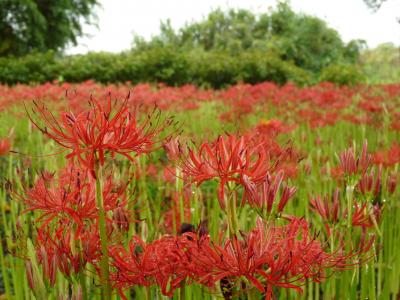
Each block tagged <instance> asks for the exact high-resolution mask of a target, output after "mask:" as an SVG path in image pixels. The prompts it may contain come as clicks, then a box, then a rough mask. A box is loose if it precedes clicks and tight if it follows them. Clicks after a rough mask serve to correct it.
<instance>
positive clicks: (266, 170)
mask: <svg viewBox="0 0 400 300" xmlns="http://www.w3.org/2000/svg"><path fill="white" fill-rule="evenodd" d="M399 117H400V85H399V84H393V85H380V86H357V87H352V88H350V87H335V86H333V85H331V84H319V85H318V86H314V87H307V88H298V87H296V86H294V85H290V84H288V85H285V86H282V87H279V86H276V85H274V84H271V83H262V84H258V85H236V86H232V87H231V88H228V89H226V90H221V91H213V90H200V89H197V88H195V87H193V86H184V87H180V88H172V87H166V86H162V85H160V86H151V85H138V86H130V85H129V84H126V85H110V86H102V85H97V84H95V83H93V82H86V83H82V84H79V85H70V84H66V83H63V84H57V83H54V84H45V85H39V86H24V85H19V86H14V87H6V86H0V175H1V176H0V177H1V185H0V237H1V238H0V240H1V243H0V267H1V274H0V299H124V298H125V299H169V298H171V297H173V299H261V298H262V299H398V297H399V296H400V293H399V289H400V280H399V278H400V255H399V254H400V250H399V249H400V218H399V217H398V216H399V214H400V207H399V206H400V202H399V196H400V188H399V187H398V186H397V183H398V181H399V176H400V175H399V163H400V122H399Z"/></svg>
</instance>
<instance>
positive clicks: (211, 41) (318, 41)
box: [134, 2, 362, 71]
mask: <svg viewBox="0 0 400 300" xmlns="http://www.w3.org/2000/svg"><path fill="white" fill-rule="evenodd" d="M160 31H161V32H160V34H159V35H157V36H154V37H153V38H152V39H151V40H150V41H149V42H146V41H145V40H144V39H141V38H140V37H136V38H135V40H134V48H135V49H143V48H151V47H165V46H173V47H177V48H180V49H183V50H190V49H195V48H201V49H203V50H205V51H212V50H217V51H227V52H230V53H231V54H235V53H240V52H242V51H247V50H257V51H261V52H265V53H273V54H276V55H277V56H279V57H280V58H281V59H283V60H287V61H292V62H293V63H294V64H295V65H297V66H299V67H301V68H304V69H307V70H310V71H319V70H321V69H322V68H324V67H326V66H327V65H329V64H331V63H337V62H339V61H340V62H346V63H353V62H355V61H356V60H357V58H358V55H359V51H360V49H361V47H362V42H361V41H351V42H350V43H349V44H345V43H344V42H343V41H342V39H341V37H340V35H339V33H338V32H337V31H336V30H334V29H332V28H329V27H328V26H327V24H326V23H325V22H324V21H323V20H321V19H319V18H316V17H313V16H309V15H305V14H298V13H295V12H294V11H293V10H292V9H291V7H290V6H289V4H288V3H287V2H280V3H279V4H278V6H277V7H276V9H274V10H271V11H268V12H265V13H262V14H260V15H256V14H254V13H252V12H251V11H248V10H244V9H239V10H234V9H230V10H228V11H227V12H224V11H222V10H220V9H217V10H214V11H212V12H211V13H210V14H209V15H208V16H207V17H206V18H205V19H203V20H202V21H200V22H194V23H191V24H187V25H186V26H184V27H183V28H181V29H179V30H177V31H176V30H174V29H173V28H172V26H171V23H170V22H169V21H167V22H163V23H161V28H160Z"/></svg>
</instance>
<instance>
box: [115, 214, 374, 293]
mask: <svg viewBox="0 0 400 300" xmlns="http://www.w3.org/2000/svg"><path fill="white" fill-rule="evenodd" d="M288 222H289V223H288V224H287V225H285V226H280V227H277V226H272V225H268V224H265V223H264V222H263V221H261V220H259V221H258V223H257V226H256V228H254V229H253V230H251V231H250V232H249V233H247V234H245V233H242V237H237V236H234V237H232V238H230V239H227V240H226V241H225V242H224V243H223V244H218V243H215V242H213V241H212V240H211V239H210V236H209V235H208V234H207V233H204V232H201V231H200V232H186V233H183V234H182V235H180V236H164V237H162V238H161V239H159V240H156V241H154V242H152V243H149V244H146V243H145V242H144V241H142V240H140V239H138V238H135V239H133V240H132V241H131V243H130V246H129V249H128V250H127V249H126V248H125V247H123V246H115V247H113V248H112V249H111V250H110V253H111V256H112V257H113V258H114V262H113V266H114V267H115V269H116V272H115V273H114V275H113V276H114V278H113V279H114V281H115V282H116V284H115V287H116V288H117V289H119V290H120V291H121V293H120V294H121V295H122V296H123V293H122V291H123V290H124V289H125V288H129V287H132V286H134V285H144V286H150V285H153V284H157V285H159V286H160V287H161V290H162V293H163V294H164V295H167V296H172V295H173V293H174V290H175V289H177V288H179V287H180V286H181V284H182V283H185V284H190V283H192V282H197V283H200V284H202V285H205V286H207V287H209V288H215V284H216V283H217V282H220V281H224V282H225V283H226V282H228V283H229V284H228V286H229V287H230V289H231V290H230V291H229V290H228V291H224V294H225V293H232V292H233V288H234V287H235V286H239V285H240V281H241V280H243V279H246V280H247V284H248V285H250V286H248V287H247V288H248V289H251V288H256V289H257V290H259V291H260V292H261V293H262V294H264V295H265V299H267V300H268V299H272V297H273V288H274V287H280V288H289V289H295V290H296V291H298V292H302V288H301V287H300V285H299V284H302V283H304V282H305V281H306V280H313V281H315V282H321V281H322V280H324V279H325V278H326V277H327V276H328V273H327V272H328V270H341V269H345V268H348V267H349V266H351V264H352V263H354V262H353V259H354V258H355V257H356V258H357V260H358V262H359V263H360V262H361V261H362V260H363V259H367V257H366V256H365V253H368V251H369V249H370V248H371V246H372V245H373V241H374V239H373V238H371V239H370V240H368V241H367V240H364V241H362V244H361V245H359V248H358V249H357V250H354V251H351V252H347V253H344V252H343V251H342V250H340V251H336V252H334V253H329V252H326V251H325V250H324V246H323V244H322V243H321V242H319V241H318V240H317V239H316V237H315V235H313V234H312V233H311V231H310V228H309V224H308V223H307V222H306V221H305V220H304V219H298V218H291V219H290V220H289V221H288Z"/></svg>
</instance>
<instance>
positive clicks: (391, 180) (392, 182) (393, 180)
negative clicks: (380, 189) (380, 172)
mask: <svg viewBox="0 0 400 300" xmlns="http://www.w3.org/2000/svg"><path fill="white" fill-rule="evenodd" d="M398 178H399V176H398V175H397V173H395V172H392V173H391V174H389V176H388V181H387V190H388V192H389V194H393V193H394V192H395V191H396V187H397V182H398Z"/></svg>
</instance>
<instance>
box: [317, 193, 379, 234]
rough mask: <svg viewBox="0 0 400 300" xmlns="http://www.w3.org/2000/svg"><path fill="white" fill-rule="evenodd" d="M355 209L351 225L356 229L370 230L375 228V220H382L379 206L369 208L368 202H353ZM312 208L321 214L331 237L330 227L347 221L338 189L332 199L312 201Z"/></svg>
mask: <svg viewBox="0 0 400 300" xmlns="http://www.w3.org/2000/svg"><path fill="white" fill-rule="evenodd" d="M352 204H353V209H352V212H351V225H352V226H354V227H362V228H369V227H372V226H374V223H373V219H372V218H375V221H376V222H379V220H380V209H379V206H376V207H372V208H370V207H369V203H368V202H364V203H362V204H359V203H358V202H357V201H353V203H352ZM310 208H311V210H313V211H315V212H316V213H317V214H319V215H320V216H321V218H322V220H323V222H324V224H325V229H326V231H327V234H328V236H330V235H331V227H330V226H329V225H332V224H333V225H334V224H338V223H339V222H340V221H341V219H343V220H346V219H347V216H348V209H347V207H346V208H344V209H343V207H341V206H340V201H339V189H336V190H335V192H334V194H333V196H332V198H331V199H329V198H328V197H324V198H321V197H320V196H317V197H315V198H312V199H311V200H310Z"/></svg>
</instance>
